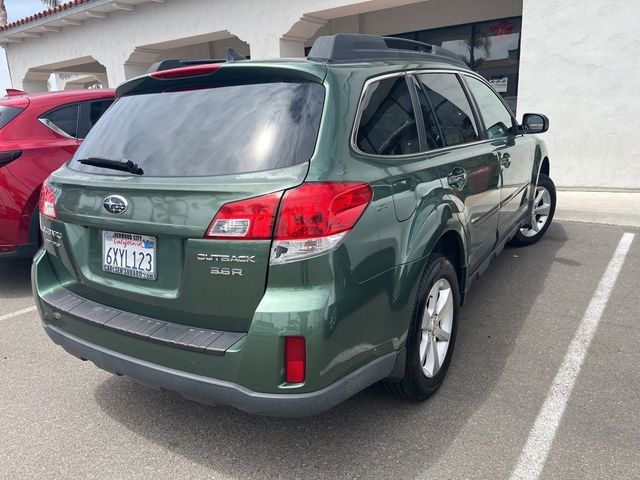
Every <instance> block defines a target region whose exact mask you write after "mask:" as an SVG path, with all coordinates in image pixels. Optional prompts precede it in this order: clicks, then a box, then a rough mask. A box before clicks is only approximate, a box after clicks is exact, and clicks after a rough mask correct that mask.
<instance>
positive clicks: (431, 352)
mask: <svg viewBox="0 0 640 480" xmlns="http://www.w3.org/2000/svg"><path fill="white" fill-rule="evenodd" d="M453 310H454V309H453V292H452V291H451V285H450V284H449V281H448V280H446V279H444V278H441V279H440V280H438V281H437V282H435V283H434V285H433V287H431V290H430V291H429V296H428V297H427V304H426V306H425V309H424V313H423V315H422V332H421V333H422V336H421V339H420V356H419V359H420V367H421V368H422V373H423V374H424V375H425V376H426V377H427V378H433V377H434V376H435V375H437V373H438V371H439V370H440V368H441V367H442V364H443V363H444V360H445V358H446V356H447V352H448V350H449V342H450V339H451V330H452V327H453V313H454V311H453Z"/></svg>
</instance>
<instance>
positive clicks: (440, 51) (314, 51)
mask: <svg viewBox="0 0 640 480" xmlns="http://www.w3.org/2000/svg"><path fill="white" fill-rule="evenodd" d="M434 57H436V58H440V59H442V60H444V61H447V62H449V63H455V64H456V65H459V66H462V67H465V68H468V66H467V64H466V63H464V61H463V60H462V59H461V58H460V57H458V56H457V55H456V54H455V53H453V52H450V51H448V50H445V49H444V48H442V47H438V46H436V45H430V44H428V43H422V42H417V41H415V40H409V39H406V38H400V37H381V36H378V35H365V34H360V33H339V34H337V35H331V36H322V37H318V38H317V39H316V41H315V42H314V43H313V47H311V51H310V52H309V56H308V57H307V58H308V59H309V60H315V61H321V62H339V61H356V60H393V59H398V60H409V59H415V60H417V59H423V60H424V59H434Z"/></svg>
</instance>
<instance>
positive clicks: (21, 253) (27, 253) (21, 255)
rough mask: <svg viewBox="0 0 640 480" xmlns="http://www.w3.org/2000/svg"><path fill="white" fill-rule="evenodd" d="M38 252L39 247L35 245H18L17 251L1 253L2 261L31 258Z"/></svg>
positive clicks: (0, 258)
mask: <svg viewBox="0 0 640 480" xmlns="http://www.w3.org/2000/svg"><path fill="white" fill-rule="evenodd" d="M37 251H38V246H37V245H36V244H35V243H26V244H24V245H18V246H17V247H16V249H15V250H13V251H11V252H0V260H5V259H25V258H31V257H33V256H34V255H35V253H36V252H37Z"/></svg>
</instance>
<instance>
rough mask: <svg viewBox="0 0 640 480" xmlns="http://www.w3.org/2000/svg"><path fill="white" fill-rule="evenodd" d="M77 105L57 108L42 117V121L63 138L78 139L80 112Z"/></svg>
mask: <svg viewBox="0 0 640 480" xmlns="http://www.w3.org/2000/svg"><path fill="white" fill-rule="evenodd" d="M79 108H80V106H79V105H78V104H77V103H76V104H73V105H66V106H64V107H60V108H56V109H55V110H51V111H50V112H47V113H45V114H44V115H42V116H41V117H40V121H41V122H42V123H44V124H45V125H46V126H47V127H49V128H50V129H51V130H53V131H54V132H56V133H57V134H59V135H62V136H63V137H72V138H76V137H77V135H78V111H79Z"/></svg>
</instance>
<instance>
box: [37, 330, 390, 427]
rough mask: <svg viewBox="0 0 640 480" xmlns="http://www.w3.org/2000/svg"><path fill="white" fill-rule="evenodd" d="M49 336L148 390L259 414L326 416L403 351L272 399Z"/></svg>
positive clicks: (385, 371)
mask: <svg viewBox="0 0 640 480" xmlns="http://www.w3.org/2000/svg"><path fill="white" fill-rule="evenodd" d="M43 326H44V329H45V331H46V332H47V335H49V337H50V338H51V340H53V341H54V342H55V343H57V344H58V345H60V346H61V347H62V348H64V349H65V350H66V351H67V352H69V353H70V354H72V355H74V356H75V357H78V358H80V359H82V360H91V361H92V362H93V363H94V364H95V365H96V366H98V367H99V368H101V369H103V370H106V371H108V372H111V373H114V374H117V375H126V376H128V377H131V378H133V379H134V380H136V381H138V382H140V383H141V384H143V385H146V386H149V387H152V388H160V389H164V390H171V391H175V392H177V393H180V394H181V395H182V396H184V397H185V398H188V399H190V400H194V401H196V402H199V403H204V404H208V405H228V406H231V407H234V408H237V409H239V410H243V411H245V412H247V413H250V414H254V415H266V416H279V417H302V416H310V415H317V414H320V413H323V412H325V411H327V410H329V409H331V408H333V407H335V406H336V405H338V404H339V403H341V402H343V401H344V400H346V399H347V398H349V397H351V396H353V395H355V394H356V393H358V392H359V391H361V390H363V389H365V388H366V387H368V386H370V385H372V384H374V383H376V382H377V381H379V380H382V379H384V378H387V377H388V376H389V375H390V374H391V372H392V371H393V368H394V365H395V364H396V357H397V352H391V353H388V354H386V355H383V356H381V357H379V358H377V359H375V360H373V361H372V362H370V363H368V364H366V365H364V366H362V367H360V368H359V369H358V370H356V371H354V372H352V373H350V374H349V375H347V376H346V377H344V378H342V379H340V380H338V381H337V382H335V383H334V384H332V385H329V386H328V387H325V388H323V389H322V390H318V391H315V392H310V393H297V394H270V393H260V392H255V391H253V390H249V389H248V388H245V387H243V386H241V385H238V384H235V383H231V382H226V381H222V380H216V379H213V378H209V377H204V376H201V375H194V374H191V373H188V372H184V371H180V370H175V369H172V368H168V367H164V366H162V365H157V364H154V363H150V362H146V361H144V360H139V359H136V358H133V357H130V356H128V355H124V354H121V353H118V352H115V351H113V350H109V349H106V348H103V347H101V346H99V345H95V344H93V343H90V342H87V341H85V340H83V339H81V338H78V337H76V336H74V335H71V334H69V333H67V332H65V331H63V330H62V329H60V328H58V327H56V326H54V325H51V324H49V323H47V322H43Z"/></svg>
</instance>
